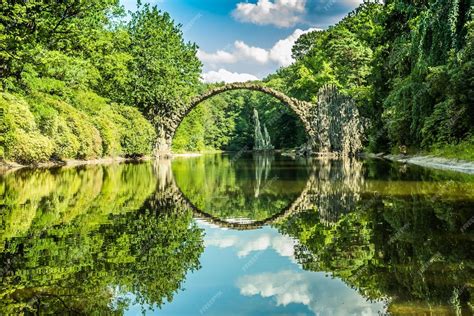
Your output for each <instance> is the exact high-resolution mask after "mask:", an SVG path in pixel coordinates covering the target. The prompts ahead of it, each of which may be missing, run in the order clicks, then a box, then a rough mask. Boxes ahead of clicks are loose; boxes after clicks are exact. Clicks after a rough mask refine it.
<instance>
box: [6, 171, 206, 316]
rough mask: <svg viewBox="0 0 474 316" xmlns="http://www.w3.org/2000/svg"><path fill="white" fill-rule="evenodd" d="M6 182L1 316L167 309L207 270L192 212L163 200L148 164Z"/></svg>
mask: <svg viewBox="0 0 474 316" xmlns="http://www.w3.org/2000/svg"><path fill="white" fill-rule="evenodd" d="M0 179H1V182H0V184H1V186H0V188H1V189H2V196H4V197H5V198H4V201H5V205H4V206H3V211H2V213H1V237H0V241H1V247H2V249H1V252H0V262H1V263H2V270H1V271H0V276H1V280H2V282H1V286H0V314H7V315H9V314H18V313H41V314H44V313H47V314H65V313H69V314H110V313H119V314H120V313H122V312H123V311H124V309H126V308H127V306H128V305H129V304H130V303H132V302H133V301H135V300H136V301H137V302H139V303H141V304H143V305H149V306H152V305H156V306H161V305H162V304H163V303H164V302H166V301H171V300H172V299H173V296H174V293H176V291H178V290H179V289H180V288H181V287H182V283H183V281H184V278H185V276H186V273H187V272H188V271H189V270H194V269H198V268H199V256H200V254H201V253H202V251H203V240H202V237H203V236H202V230H201V229H199V228H198V227H197V226H196V225H195V224H194V223H193V221H192V213H191V212H190V211H189V210H183V209H178V207H176V206H173V203H171V201H170V202H169V203H157V202H156V199H158V197H157V196H156V195H155V194H154V193H153V192H154V189H155V187H156V186H157V185H159V183H158V184H157V183H156V177H155V175H154V174H153V169H152V166H151V165H149V164H140V165H118V166H111V167H91V168H89V167H88V168H80V169H66V170H64V169H60V170H51V171H43V172H32V173H31V172H26V173H13V174H10V175H7V176H6V177H3V178H0ZM13 183H14V184H16V185H12V184H13ZM158 204H160V205H167V207H161V208H157V207H156V205H158ZM26 211H27V212H29V213H26V215H24V217H23V219H24V220H23V221H22V222H19V221H18V220H17V217H16V214H21V213H22V212H26Z"/></svg>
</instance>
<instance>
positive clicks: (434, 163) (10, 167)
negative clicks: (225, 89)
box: [0, 151, 474, 174]
mask: <svg viewBox="0 0 474 316" xmlns="http://www.w3.org/2000/svg"><path fill="white" fill-rule="evenodd" d="M279 153H280V154H281V155H285V156H286V155H291V154H294V153H289V152H283V151H282V152H279ZM204 154H205V153H197V152H189V153H179V154H172V155H171V156H170V157H169V158H171V159H172V158H175V157H178V158H179V157H199V156H202V155H204ZM360 157H361V158H372V159H385V160H389V161H394V162H399V163H404V164H412V165H417V166H421V167H425V168H433V169H438V170H448V171H456V172H461V173H466V174H474V162H470V161H465V160H459V159H450V158H443V157H437V156H430V155H414V156H411V155H410V156H408V155H400V154H399V155H394V154H388V155H385V154H381V153H380V154H373V153H364V154H361V155H360ZM153 159H154V157H153V156H144V157H140V158H125V157H105V158H98V159H91V160H76V159H68V160H65V161H49V162H43V163H39V164H31V165H22V164H19V163H16V162H11V161H0V173H3V172H9V171H15V170H19V169H48V168H56V167H76V166H84V165H98V164H104V165H106V164H112V163H124V162H140V161H149V160H153Z"/></svg>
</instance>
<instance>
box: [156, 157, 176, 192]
mask: <svg viewBox="0 0 474 316" xmlns="http://www.w3.org/2000/svg"><path fill="white" fill-rule="evenodd" d="M153 170H154V172H155V175H156V178H157V179H158V183H157V186H156V189H157V190H159V191H164V190H165V189H167V188H168V187H170V186H174V178H173V170H172V169H171V159H156V160H154V161H153Z"/></svg>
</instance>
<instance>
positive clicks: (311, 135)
mask: <svg viewBox="0 0 474 316" xmlns="http://www.w3.org/2000/svg"><path fill="white" fill-rule="evenodd" d="M232 90H250V91H259V92H262V93H265V94H268V95H270V96H272V97H274V98H276V99H278V100H280V101H281V102H282V103H284V104H285V105H287V106H288V107H289V108H290V109H291V110H292V111H293V112H294V113H295V114H296V115H297V116H298V117H299V118H300V120H301V122H302V123H303V126H304V128H305V130H306V133H307V134H308V140H309V143H310V144H312V145H314V144H315V142H316V137H317V133H316V130H315V128H314V124H312V121H313V119H312V112H313V111H312V109H313V108H314V107H315V105H314V104H313V103H310V102H306V101H301V100H298V99H295V98H292V97H289V96H287V95H285V94H284V93H282V92H280V91H277V90H275V89H273V88H270V87H266V86H263V85H262V84H259V83H253V82H242V83H229V84H225V85H223V86H219V87H215V88H213V89H210V90H208V91H207V92H205V93H203V94H201V95H199V96H197V97H195V98H194V99H193V100H192V101H191V102H190V104H189V105H187V106H186V107H184V108H183V109H182V110H180V111H178V112H175V113H172V114H171V115H169V116H167V117H163V118H161V123H160V125H159V126H158V141H157V143H156V145H155V155H156V156H167V155H169V154H170V152H171V143H172V141H173V137H174V135H175V133H176V130H177V129H178V127H179V125H180V124H181V122H182V121H183V120H184V118H185V117H186V116H187V115H188V114H189V113H190V112H191V111H192V110H193V109H194V108H195V107H196V106H198V105H199V104H200V103H202V102H204V101H206V100H207V99H209V98H212V97H213V96H216V95H218V94H221V93H224V92H227V91H232Z"/></svg>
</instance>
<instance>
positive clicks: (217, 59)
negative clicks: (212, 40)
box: [197, 50, 237, 64]
mask: <svg viewBox="0 0 474 316" xmlns="http://www.w3.org/2000/svg"><path fill="white" fill-rule="evenodd" d="M197 57H198V58H199V59H200V60H201V61H202V62H209V63H214V64H232V63H235V62H236V61H237V56H236V55H234V54H231V53H229V52H226V51H223V50H218V51H217V52H215V53H206V52H205V51H202V50H198V52H197Z"/></svg>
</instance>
